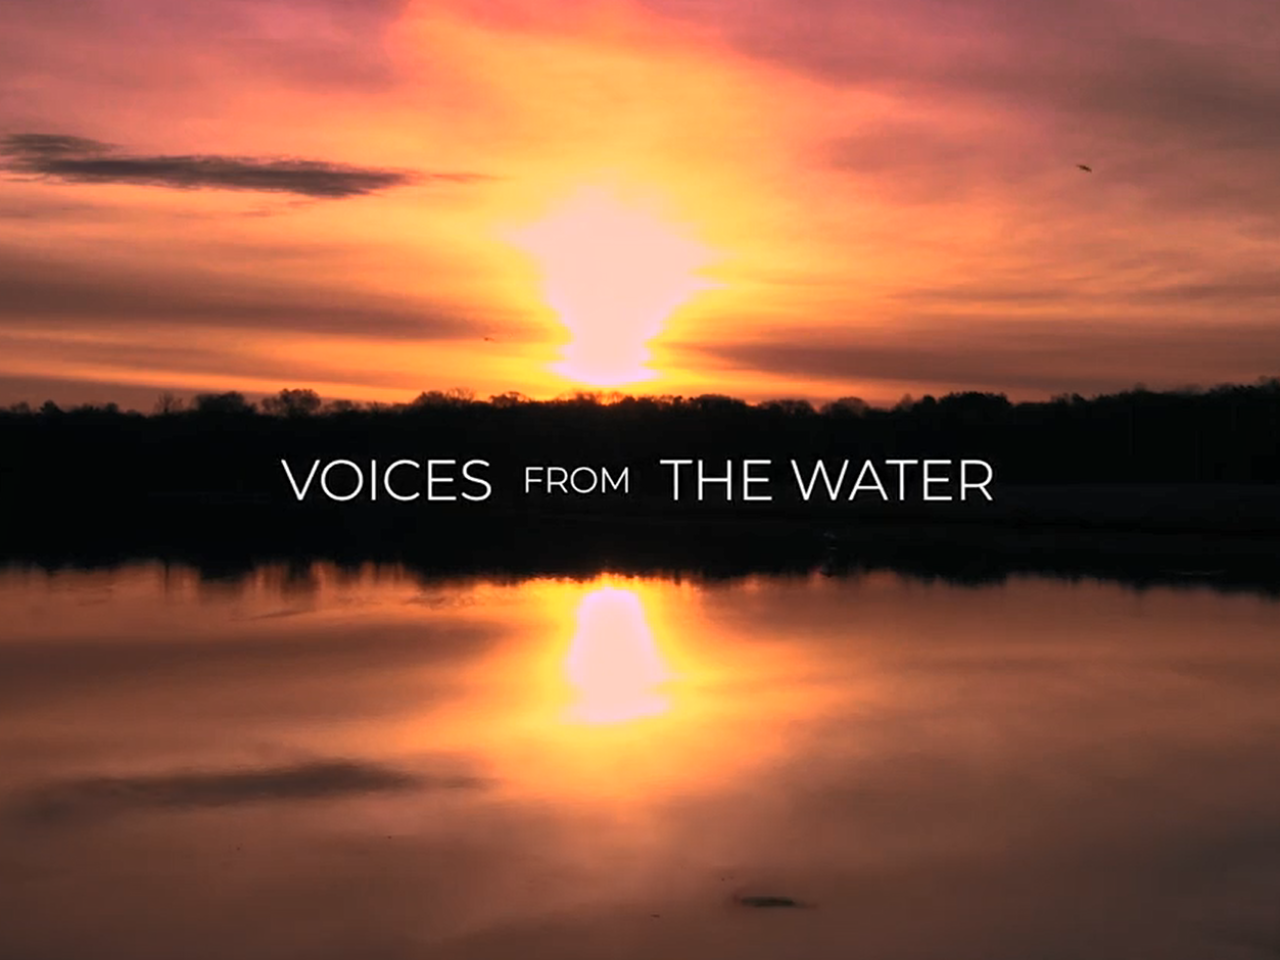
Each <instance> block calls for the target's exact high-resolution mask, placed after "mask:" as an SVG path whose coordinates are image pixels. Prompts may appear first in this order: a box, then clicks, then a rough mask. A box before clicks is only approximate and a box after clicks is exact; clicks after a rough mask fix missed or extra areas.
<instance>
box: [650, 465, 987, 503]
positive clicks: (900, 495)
mask: <svg viewBox="0 0 1280 960" xmlns="http://www.w3.org/2000/svg"><path fill="white" fill-rule="evenodd" d="M658 462H659V463H660V464H661V465H662V466H668V467H670V468H671V499H672V500H679V499H680V494H681V484H680V481H681V479H682V475H681V470H682V469H683V468H685V467H693V468H694V469H693V471H691V472H692V473H693V474H694V475H695V476H694V480H693V482H694V483H695V484H696V486H697V495H698V499H699V500H703V499H705V498H706V492H707V489H708V488H709V487H715V488H716V489H718V490H719V491H721V492H722V493H723V494H724V499H725V500H733V499H734V490H735V483H734V481H735V479H736V480H737V485H736V489H737V490H738V492H739V495H740V498H741V499H742V500H772V499H773V494H771V493H767V492H764V490H762V489H761V488H762V487H765V486H767V485H768V484H769V482H770V477H769V475H768V470H767V468H768V467H770V466H772V464H773V461H772V460H742V461H740V462H739V463H738V464H737V467H736V468H735V465H734V462H733V461H732V460H728V461H725V465H724V467H723V468H722V469H720V468H712V469H711V470H709V469H708V467H707V465H706V462H705V461H702V460H659V461H658ZM790 463H791V472H792V474H793V475H794V477H795V481H796V486H797V488H798V489H799V492H800V497H801V499H803V500H804V501H805V502H806V503H807V502H808V501H809V499H810V498H811V497H812V496H813V495H814V493H815V491H817V489H818V481H819V480H821V481H822V486H823V487H824V488H825V490H826V493H827V497H828V498H829V499H830V500H838V499H841V498H843V499H845V500H853V499H855V498H856V497H857V496H858V494H859V493H864V494H865V493H868V492H873V493H875V494H878V495H879V497H880V499H882V500H893V499H895V498H894V497H892V496H890V494H889V489H888V488H886V486H885V482H884V480H882V479H881V473H882V472H883V474H884V476H886V477H888V478H889V480H890V483H891V485H893V484H892V481H893V480H894V479H895V478H896V480H897V483H896V490H897V497H896V499H897V500H899V501H902V500H907V499H909V496H910V494H911V493H913V492H916V490H917V488H916V486H915V484H914V482H913V481H915V480H916V479H918V480H919V487H918V492H919V494H920V499H922V500H930V501H937V500H956V499H959V500H966V499H968V496H969V494H970V493H971V492H972V491H975V490H976V491H978V492H979V493H981V494H982V496H984V497H986V498H987V499H988V500H990V499H992V497H991V493H990V492H989V491H988V490H987V485H988V484H990V483H991V481H992V480H993V479H995V471H994V470H993V469H992V468H991V464H989V463H987V462H986V461H985V460H961V461H960V462H959V472H958V475H956V474H952V473H950V472H949V471H951V470H952V469H953V468H954V467H955V465H956V462H955V461H954V460H885V461H883V463H882V464H881V466H880V468H879V470H877V468H876V464H875V461H872V460H864V461H863V462H862V465H861V466H860V467H858V468H856V469H857V475H856V477H854V478H852V484H851V485H850V486H849V487H848V496H845V489H846V488H845V481H846V480H848V479H851V477H850V474H851V473H852V471H851V470H850V466H851V462H850V461H849V460H842V461H840V463H839V466H838V468H837V467H836V466H834V465H833V466H832V467H828V466H827V464H826V463H824V462H823V461H822V460H818V461H817V463H816V464H815V465H814V466H813V467H812V468H811V470H810V471H809V472H808V475H807V478H806V475H805V474H804V473H803V472H802V471H801V469H800V464H799V462H797V461H795V460H792V461H790ZM913 467H919V468H920V469H919V471H918V477H917V472H916V471H914V470H912V469H911V468H913ZM716 471H718V472H716ZM908 473H910V474H912V476H911V478H910V481H909V479H908ZM971 473H972V475H973V476H974V477H975V479H971ZM978 475H981V479H976V477H977V476H978ZM686 479H687V478H686ZM957 484H958V486H956V485H957ZM939 487H942V488H943V489H944V490H951V491H952V492H950V493H948V492H940V491H939V489H938V488H939Z"/></svg>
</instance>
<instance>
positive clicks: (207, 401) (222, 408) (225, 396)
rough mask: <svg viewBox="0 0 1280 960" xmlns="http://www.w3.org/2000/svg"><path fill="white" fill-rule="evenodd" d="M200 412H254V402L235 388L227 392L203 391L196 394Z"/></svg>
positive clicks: (197, 408)
mask: <svg viewBox="0 0 1280 960" xmlns="http://www.w3.org/2000/svg"><path fill="white" fill-rule="evenodd" d="M196 411H197V412H198V413H252V412H253V404H251V403H250V402H249V401H248V400H246V399H245V397H244V394H243V393H239V392H237V391H235V390H232V391H229V392H227V393H201V394H198V395H197V396H196Z"/></svg>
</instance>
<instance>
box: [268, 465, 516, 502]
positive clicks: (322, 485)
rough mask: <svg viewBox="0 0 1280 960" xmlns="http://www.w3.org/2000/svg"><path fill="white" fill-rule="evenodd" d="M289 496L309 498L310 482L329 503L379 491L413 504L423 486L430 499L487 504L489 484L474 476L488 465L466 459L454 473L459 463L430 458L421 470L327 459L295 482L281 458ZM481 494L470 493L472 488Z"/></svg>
mask: <svg viewBox="0 0 1280 960" xmlns="http://www.w3.org/2000/svg"><path fill="white" fill-rule="evenodd" d="M280 466H282V467H283V468H284V473H285V476H286V477H288V479H289V486H290V487H292V488H293V495H294V496H295V497H297V498H298V499H299V500H302V499H304V498H305V497H306V496H307V493H308V491H310V490H311V488H312V485H313V484H314V485H315V486H316V487H317V488H318V490H319V492H320V493H321V494H322V495H323V496H325V497H328V498H329V499H330V500H338V501H346V500H354V499H355V498H356V497H358V496H360V495H361V494H363V495H364V496H366V497H367V498H368V499H370V500H377V499H378V494H379V492H381V493H385V494H386V495H387V496H388V497H390V498H391V499H393V500H417V499H418V498H419V497H420V496H422V492H423V489H424V488H425V490H426V494H427V499H428V500H457V499H459V497H461V498H462V499H463V500H473V501H475V500H488V499H489V497H490V496H491V495H492V494H493V485H492V484H491V483H489V481H488V480H485V479H484V478H483V477H481V476H478V475H477V472H478V470H479V468H482V467H488V466H489V462H488V461H487V460H468V461H466V462H465V463H463V464H462V467H461V469H458V461H457V460H428V461H426V464H425V466H424V465H423V464H422V463H419V462H418V461H417V460H395V461H393V462H392V463H390V464H388V465H387V466H385V467H383V468H381V469H379V467H378V461H377V460H370V461H369V464H368V467H365V466H364V465H363V464H359V463H356V462H355V461H353V460H330V461H329V462H328V463H326V464H325V465H324V466H323V467H321V466H320V461H319V460H315V461H313V462H312V464H311V469H310V470H308V471H307V475H306V477H305V478H304V479H299V475H297V474H295V473H294V471H293V469H292V468H291V467H290V466H289V464H288V461H286V460H281V461H280ZM477 488H478V489H479V490H480V491H481V492H470V491H471V490H473V489H477Z"/></svg>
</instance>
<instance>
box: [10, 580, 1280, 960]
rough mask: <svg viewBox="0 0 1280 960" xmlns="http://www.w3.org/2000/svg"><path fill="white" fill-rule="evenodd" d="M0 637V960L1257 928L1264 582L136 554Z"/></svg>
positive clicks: (1265, 931) (1271, 874) (744, 945)
mask: <svg viewBox="0 0 1280 960" xmlns="http://www.w3.org/2000/svg"><path fill="white" fill-rule="evenodd" d="M0 638H2V639H0V890H2V891H3V894H2V895H0V956H3V957H4V958H6V960H89V958H92V960H113V958H122V960H124V958H128V960H177V958H181V960H286V958H287V960H303V958H306V960H400V958H427V957H430V958H446V960H448V958H499V957H502V958H506V957H513V958H514V957H534V958H544V957H545V958H556V960H588V958H590V960H599V958H609V960H630V958H636V960H640V958H644V960H653V958H672V960H675V958H682V957H698V958H703V957H706V958H721V957H723V958H797V960H809V958H813V960H822V958H894V960H896V958H940V960H941V958H946V960H969V958H973V960H978V958H981V960H1005V958H1008V960H1013V958H1017V960H1028V958H1038V960H1045V958H1111V957H1115V958H1138V957H1141V958H1145V960H1153V958H1160V960H1163V958H1196V960H1205V958H1241V960H1248V958H1263V957H1275V956H1280V605H1278V604H1277V603H1276V602H1275V601H1274V600H1272V599H1268V598H1266V597H1261V596H1254V595H1247V594H1236V595H1227V594H1220V593H1215V592H1213V591H1212V590H1209V589H1206V588H1203V587H1197V588H1189V589H1185V590H1174V589H1169V588H1156V589H1150V590H1146V591H1142V592H1138V591H1134V590H1132V589H1129V588H1125V587H1121V586H1118V585H1114V584H1109V583H1099V582H1093V581H1082V582H1068V581H1063V580H1052V579H1047V578H1033V577H1027V578H1014V579H1010V580H1008V581H1007V582H1005V583H1003V584H999V585H985V586H980V587H960V586H951V585H947V584H945V583H938V582H933V583H930V582H927V581H924V580H920V579H909V578H906V577H901V576H899V575H897V574H890V573H874V574H864V575H861V576H850V577H825V576H822V575H820V574H814V575H812V576H799V577H790V578H770V577H760V578H748V579H740V580H735V581H732V582H724V583H698V582H690V581H688V580H686V581H684V582H680V581H678V580H675V579H659V578H647V579H634V578H632V579H628V578H621V577H611V576H602V577H599V578H596V579H591V580H565V579H561V580H555V579H545V580H539V579H532V580H523V581H514V580H512V581H507V582H500V581H495V580H485V579H475V578H472V579H465V580H457V581H442V580H427V579H423V578H421V577H418V576H415V575H414V574H413V573H411V572H409V571H407V570H405V569H403V568H396V567H380V568H375V567H364V568H358V569H357V568H338V567H334V566H328V565H319V564H317V565H314V566H307V565H294V566H292V567H286V566H267V567H260V568H258V569H257V570H255V571H254V573H253V574H252V575H251V576H248V577H245V578H241V579H238V580H234V581H225V582H223V581H211V580H202V579H201V578H200V577H199V576H197V574H196V573H194V572H193V571H192V570H190V569H187V568H180V567H174V566H167V565H162V564H158V563H156V564H138V565H134V566H127V567H121V568H118V569H115V570H110V571H93V572H65V573H55V574H52V575H50V574H46V573H45V572H42V571H21V570H12V569H11V570H9V571H8V572H3V573H0ZM741 896H779V897H787V898H791V899H794V900H795V901H797V902H798V903H800V904H801V906H800V907H798V908H774V909H761V908H753V907H750V906H744V905H742V904H741V903H740V902H737V901H736V900H735V898H737V897H741Z"/></svg>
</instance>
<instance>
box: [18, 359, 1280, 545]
mask: <svg viewBox="0 0 1280 960" xmlns="http://www.w3.org/2000/svg"><path fill="white" fill-rule="evenodd" d="M0 448H2V449H3V460H2V461H0V495H3V500H2V501H0V521H3V522H7V523H9V524H13V523H15V522H19V521H21V519H22V518H23V516H24V515H26V514H28V513H30V512H31V511H38V510H40V509H44V508H53V509H55V510H69V509H72V508H75V507H81V508H83V509H84V510H98V511H99V513H101V512H102V511H106V510H124V509H125V508H127V507H129V505H131V504H132V505H134V506H139V505H140V506H141V507H143V508H146V509H150V508H151V507H153V506H154V505H156V504H162V503H169V504H172V503H175V502H182V503H186V504H215V503H227V502H242V503H254V502H257V503H262V504H269V505H285V506H291V507H296V506H297V504H296V500H295V498H294V497H293V496H292V495H291V494H290V491H289V486H288V484H287V482H286V479H285V475H284V473H283V472H282V469H281V465H280V461H281V459H286V460H288V461H289V462H290V463H291V464H292V465H293V466H294V468H295V469H296V470H298V471H299V474H300V476H303V475H305V473H306V470H307V469H308V467H309V466H310V465H311V464H312V463H314V462H315V461H316V460H319V461H322V462H328V461H330V460H334V459H348V460H352V461H356V462H361V463H364V462H368V461H370V460H377V461H378V462H379V463H380V464H381V465H383V466H386V465H388V464H390V463H391V462H392V461H394V460H396V459H399V458H410V459H413V460H416V461H426V460H427V459H440V460H455V461H457V462H458V463H459V464H461V463H462V462H465V461H467V460H473V459H480V460H485V461H488V462H489V464H490V467H489V469H488V471H487V473H486V476H487V478H488V479H489V481H490V483H491V484H492V495H491V497H490V498H489V500H488V501H487V502H486V503H485V504H462V505H458V506H457V507H456V508H455V507H453V506H448V505H442V504H432V505H431V509H432V510H433V511H435V513H436V515H438V516H441V517H443V516H444V515H445V514H447V513H448V512H449V510H452V509H458V510H462V509H465V510H467V511H469V515H470V516H474V515H476V512H477V511H480V510H482V509H488V510H498V509H507V510H513V511H526V512H527V511H529V510H552V511H557V510H560V511H563V510H575V511H582V510H587V511H591V510H596V511H599V512H602V513H614V514H616V513H618V512H625V511H632V512H635V511H640V512H644V511H645V510H654V511H667V510H669V509H670V507H669V505H664V504H662V502H661V501H662V500H664V499H669V490H670V485H671V484H670V479H669V477H670V471H669V468H660V467H659V466H658V461H659V460H661V459H686V458H687V459H701V460H704V461H706V462H708V463H709V464H713V465H714V464H717V463H718V464H720V465H723V464H724V462H725V461H726V460H742V459H746V458H752V459H771V460H773V461H774V462H775V463H776V464H777V466H776V467H775V468H773V473H774V475H775V476H776V477H781V478H783V480H785V479H786V478H787V474H788V472H789V471H788V466H787V465H788V463H789V461H790V460H793V459H794V460H797V461H801V462H803V463H805V464H806V465H807V464H810V463H812V462H813V461H815V460H817V459H819V458H821V459H823V460H826V461H827V462H828V463H832V464H835V463H838V462H839V461H840V460H842V459H845V458H847V459H849V460H850V461H851V462H853V463H854V464H855V467H854V469H855V471H856V469H857V466H856V465H859V464H861V463H862V462H863V461H864V460H867V459H872V460H876V461H883V460H886V459H889V458H908V459H924V458H931V459H950V460H954V461H958V460H961V459H981V460H985V461H987V462H989V463H990V464H992V465H993V467H994V468H995V470H996V474H997V482H998V483H1000V484H1016V485H1025V484H1032V485H1034V484H1053V485H1057V484H1078V483H1095V484H1096V483H1127V484H1157V483H1158V484H1174V483H1232V484H1276V483H1280V380H1277V379H1268V380H1264V381H1261V382H1259V383H1257V384H1255V385H1250V386H1242V385H1227V386H1220V387H1216V388H1213V389H1208V390H1203V391H1192V390H1184V391H1172V392H1153V391H1149V390H1144V389H1134V390H1130V391H1126V392H1123V393H1118V394H1113V395H1106V396H1098V397H1094V398H1092V399H1085V398H1083V397H1080V396H1074V395H1073V396H1062V397H1056V398H1054V399H1053V400H1051V401H1048V402H1037V403H1011V402H1010V401H1009V400H1008V399H1007V398H1006V397H1005V396H1003V395H1000V394H990V393H973V392H971V393H955V394H949V395H947V396H944V397H939V398H934V397H930V396H926V397H924V398H922V399H920V400H918V401H910V400H904V401H903V402H902V403H899V404H898V405H897V406H895V407H893V408H891V409H878V408H874V407H871V406H869V405H867V404H865V403H863V402H861V401H860V400H857V399H856V398H846V399H843V400H840V401H837V402H834V403H830V404H827V405H825V406H822V407H820V408H815V407H814V406H813V405H811V404H809V403H807V402H805V401H803V400H783V401H775V402H769V403H760V404H754V405H753V404H748V403H746V402H744V401H741V400H737V399H733V398H731V397H725V396H718V395H704V396H698V397H629V396H622V397H620V396H601V395H598V394H579V395H576V396H572V397H568V398H563V399H558V400H552V401H532V400H529V399H528V398H526V397H523V396H521V395H519V394H514V393H508V394H502V395H498V396H494V397H491V398H489V399H488V400H477V399H475V398H474V397H472V396H471V395H470V394H469V393H467V392H466V391H462V390H453V391H448V392H437V391H433V392H430V393H424V394H422V395H421V396H419V397H418V398H417V400H415V401H414V402H412V403H408V404H398V405H379V404H356V403H350V402H344V401H332V402H327V403H326V402H324V401H322V400H321V398H320V397H318V396H317V395H316V394H315V393H314V392H312V391H309V390H283V391H281V392H280V393H279V394H277V395H276V396H273V397H269V398H267V399H265V400H263V401H261V402H259V403H256V404H255V403H251V402H249V401H248V400H247V399H246V398H245V397H244V396H243V395H241V394H238V393H221V394H206V395H202V396H199V397H196V398H195V400H194V402H192V403H191V404H189V405H187V404H183V403H182V402H181V401H180V400H179V399H178V398H175V397H173V396H169V395H166V396H163V397H161V399H160V401H159V403H158V404H157V409H156V411H155V412H154V413H151V414H148V415H144V414H140V413H133V412H123V411H121V410H119V409H118V408H117V407H115V406H114V405H107V406H104V407H78V408H74V409H69V410H62V409H60V408H59V407H57V406H56V405H55V404H53V403H46V404H44V405H43V406H42V407H39V408H38V409H32V408H29V407H26V406H25V405H18V406H16V407H12V408H10V409H9V410H7V411H0ZM532 464H541V465H551V464H558V465H562V466H565V467H573V466H577V465H590V466H594V467H602V466H603V467H609V468H611V469H612V470H613V471H614V472H615V474H616V473H617V472H619V471H620V470H621V468H623V467H629V468H630V470H631V488H630V495H629V496H627V497H626V498H624V499H625V503H624V502H623V499H620V495H617V494H612V495H609V496H604V497H596V498H582V497H567V498H566V497H556V496H551V495H547V496H541V497H530V496H526V495H525V492H524V490H523V471H524V468H525V466H527V465H532ZM717 469H718V468H717ZM806 469H807V467H806ZM852 481H853V477H852V476H850V478H849V481H848V482H849V484H850V485H851V484H852ZM398 482H399V483H400V484H401V485H402V489H405V486H404V485H406V484H407V485H409V486H410V487H412V488H413V489H421V486H420V485H419V486H413V485H414V484H415V483H417V481H415V480H414V475H413V473H412V472H411V471H402V473H401V474H400V478H399V480H398ZM793 487H794V484H793V483H791V484H788V483H785V482H782V481H778V482H777V483H776V484H775V487H774V489H775V492H776V493H777V494H778V501H779V502H778V503H775V504H773V505H770V506H767V507H766V506H764V505H761V504H750V505H745V507H744V505H743V504H741V503H737V504H734V505H733V509H735V510H736V509H743V508H749V509H750V510H752V511H753V513H754V514H756V515H761V514H763V513H766V512H767V511H768V510H774V509H781V508H782V507H783V506H784V505H785V504H786V502H787V496H788V494H787V490H788V489H790V488H793ZM452 489H454V490H455V491H456V490H458V489H459V488H458V487H456V486H455V487H454V488H452ZM735 493H737V492H736V491H735ZM736 498H737V499H739V500H740V494H738V495H737V497H736ZM383 499H384V501H385V500H386V498H385V497H384V498H383ZM794 499H795V498H794V496H792V501H794ZM420 505H421V506H426V503H425V500H424V501H423V502H422V503H421V504H420ZM322 506H323V505H322ZM328 506H330V507H332V506H334V505H333V504H329V505H328ZM339 506H341V508H342V509H343V510H350V508H351V507H352V506H353V505H352V504H344V505H339ZM403 506H404V505H403V504H395V503H385V502H380V503H379V504H378V508H379V509H391V508H395V509H397V510H400V513H399V514H398V515H399V516H404V512H403ZM192 509H194V507H193V508H192ZM700 509H704V511H705V510H707V509H710V507H700Z"/></svg>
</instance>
